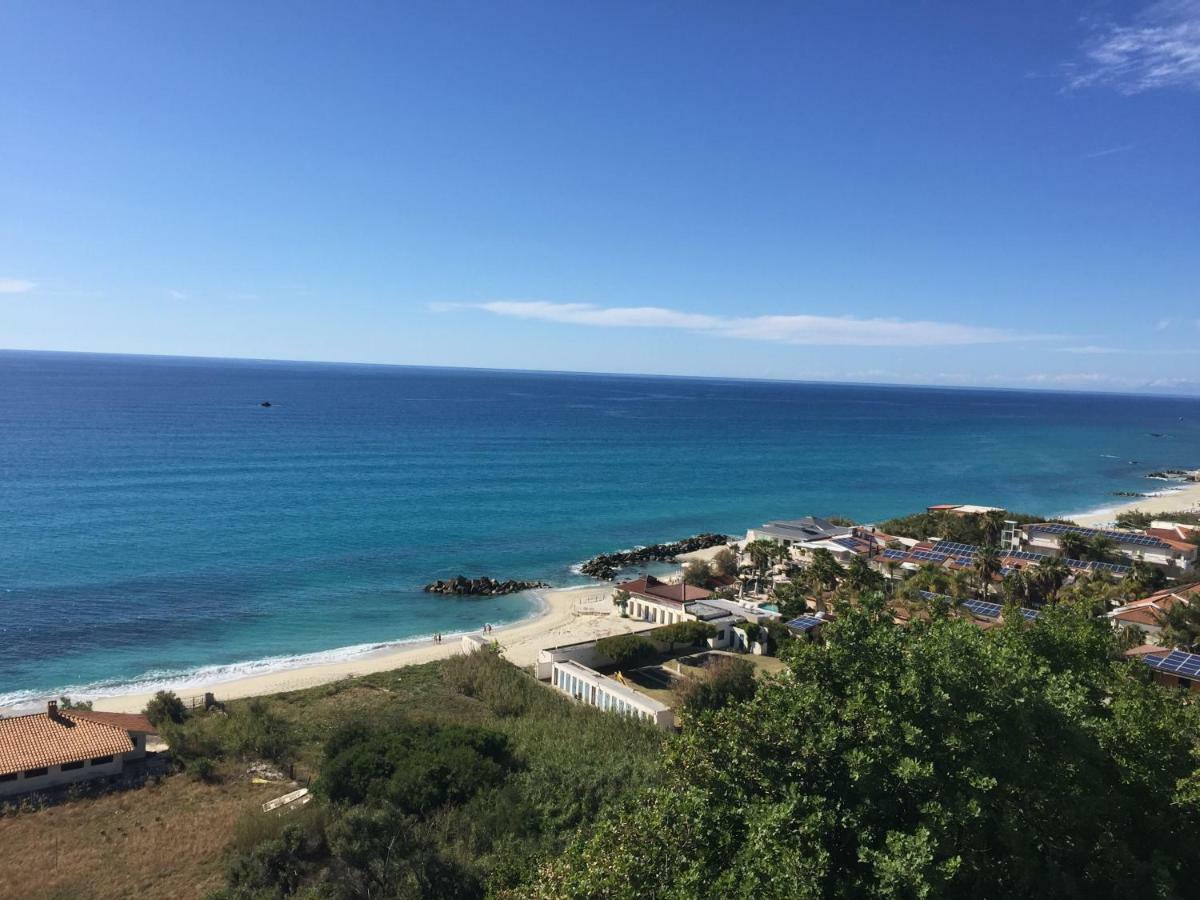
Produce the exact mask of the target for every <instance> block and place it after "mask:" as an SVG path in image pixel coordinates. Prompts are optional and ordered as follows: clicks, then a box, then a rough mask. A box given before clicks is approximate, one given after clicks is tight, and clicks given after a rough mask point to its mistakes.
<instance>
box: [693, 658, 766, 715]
mask: <svg viewBox="0 0 1200 900" xmlns="http://www.w3.org/2000/svg"><path fill="white" fill-rule="evenodd" d="M756 687H757V682H755V680H754V663H752V662H750V661H749V660H748V659H739V658H738V657H736V656H718V657H716V658H715V659H711V660H709V661H708V663H707V664H706V665H705V667H704V671H703V672H702V673H701V674H700V675H698V676H696V677H694V678H686V679H684V680H683V681H682V682H681V683H680V685H679V686H678V687H677V688H676V689H675V694H676V696H677V697H678V698H679V705H680V706H681V707H682V708H683V709H684V710H686V711H687V712H689V713H693V714H695V713H701V712H707V711H710V710H716V709H721V708H723V707H725V706H727V705H729V704H730V703H734V702H737V701H740V700H749V699H750V698H751V697H753V696H754V692H755V689H756Z"/></svg>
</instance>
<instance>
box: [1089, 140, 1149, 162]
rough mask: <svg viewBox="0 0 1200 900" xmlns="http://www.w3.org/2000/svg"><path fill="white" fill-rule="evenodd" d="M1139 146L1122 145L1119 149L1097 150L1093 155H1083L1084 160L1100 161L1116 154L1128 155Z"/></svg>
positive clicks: (1106, 148)
mask: <svg viewBox="0 0 1200 900" xmlns="http://www.w3.org/2000/svg"><path fill="white" fill-rule="evenodd" d="M1136 146H1137V144H1121V146H1119V147H1105V148H1104V149H1103V150H1095V151H1093V152H1091V153H1085V154H1083V158H1084V159H1099V158H1100V157H1102V156H1112V155H1113V154H1115V153H1127V152H1128V151H1130V150H1132V149H1133V148H1134V147H1136Z"/></svg>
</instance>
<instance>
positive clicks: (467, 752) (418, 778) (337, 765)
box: [317, 724, 513, 814]
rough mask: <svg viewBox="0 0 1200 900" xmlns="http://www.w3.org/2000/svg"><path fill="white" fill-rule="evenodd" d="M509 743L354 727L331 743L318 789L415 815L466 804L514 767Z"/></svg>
mask: <svg viewBox="0 0 1200 900" xmlns="http://www.w3.org/2000/svg"><path fill="white" fill-rule="evenodd" d="M512 766H513V761H512V755H511V751H510V748H509V744H508V739H507V738H506V737H505V736H504V735H502V734H498V733H497V732H494V731H490V730H487V729H483V728H472V727H468V726H462V725H453V726H449V727H445V728H439V727H436V726H433V725H421V724H411V725H408V726H406V727H403V728H401V729H398V730H388V731H380V730H373V729H368V728H364V727H362V726H350V727H349V728H346V729H343V730H342V731H339V732H338V733H336V734H335V735H334V736H333V738H331V739H330V742H329V747H328V749H327V751H326V757H325V762H324V763H323V764H322V766H321V777H320V778H319V780H318V781H317V790H318V791H319V792H321V793H323V794H324V795H325V796H326V797H328V798H329V799H330V800H333V801H335V802H345V803H363V802H365V801H366V800H367V799H368V798H375V799H383V800H386V801H387V802H388V803H389V804H391V805H392V806H393V807H395V808H396V809H398V810H400V811H402V812H405V813H410V814H418V813H428V812H429V811H430V810H432V809H435V808H437V807H440V806H444V805H445V804H447V803H454V804H461V803H464V802H466V801H467V800H469V799H470V798H471V797H472V796H474V795H475V794H476V793H478V792H479V791H480V790H481V789H483V788H485V787H490V786H493V785H496V784H499V783H500V782H501V781H503V780H504V777H505V775H506V774H507V773H508V771H509V770H510V769H511V768H512Z"/></svg>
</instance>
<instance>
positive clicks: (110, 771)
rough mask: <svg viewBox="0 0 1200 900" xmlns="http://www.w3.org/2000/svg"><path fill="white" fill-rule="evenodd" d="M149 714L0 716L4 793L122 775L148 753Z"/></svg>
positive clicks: (53, 708)
mask: <svg viewBox="0 0 1200 900" xmlns="http://www.w3.org/2000/svg"><path fill="white" fill-rule="evenodd" d="M156 732H157V729H155V727H154V726H153V725H151V724H150V721H149V720H148V719H147V718H146V717H145V716H139V715H132V714H128V713H104V712H92V711H90V710H76V709H67V710H60V709H59V708H58V704H57V702H55V701H54V700H51V701H50V702H49V704H47V708H46V711H45V712H40V713H34V714H32V715H26V716H12V717H10V718H6V719H0V797H10V796H14V795H16V794H25V793H29V792H32V791H42V790H48V789H50V788H56V787H60V786H62V785H66V784H73V783H77V782H80V781H90V780H93V779H98V778H108V777H111V776H114V775H120V774H121V773H122V771H123V770H124V769H125V766H126V765H127V764H128V763H131V762H134V761H136V760H141V759H144V758H145V757H146V742H147V739H148V738H150V737H151V736H153V735H155V734H156Z"/></svg>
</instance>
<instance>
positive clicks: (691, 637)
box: [597, 621, 717, 650]
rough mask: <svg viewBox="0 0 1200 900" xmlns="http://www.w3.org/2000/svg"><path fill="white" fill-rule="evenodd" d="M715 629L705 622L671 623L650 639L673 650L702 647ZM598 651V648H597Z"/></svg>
mask: <svg viewBox="0 0 1200 900" xmlns="http://www.w3.org/2000/svg"><path fill="white" fill-rule="evenodd" d="M716 635H717V629H716V627H715V626H712V625H709V624H708V623H707V622H690V621H689V622H672V623H671V624H670V625H661V626H659V627H658V628H655V629H653V630H652V631H651V632H650V637H651V638H653V639H654V640H656V641H659V642H660V643H663V644H670V646H671V649H672V650H674V649H675V645H676V644H684V645H686V646H691V647H703V646H704V643H705V641H707V640H708V639H709V638H712V637H716ZM597 649H599V647H597Z"/></svg>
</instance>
